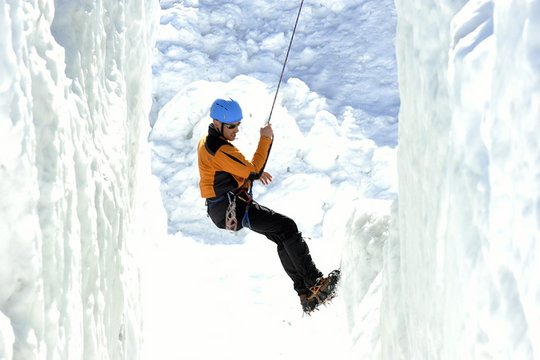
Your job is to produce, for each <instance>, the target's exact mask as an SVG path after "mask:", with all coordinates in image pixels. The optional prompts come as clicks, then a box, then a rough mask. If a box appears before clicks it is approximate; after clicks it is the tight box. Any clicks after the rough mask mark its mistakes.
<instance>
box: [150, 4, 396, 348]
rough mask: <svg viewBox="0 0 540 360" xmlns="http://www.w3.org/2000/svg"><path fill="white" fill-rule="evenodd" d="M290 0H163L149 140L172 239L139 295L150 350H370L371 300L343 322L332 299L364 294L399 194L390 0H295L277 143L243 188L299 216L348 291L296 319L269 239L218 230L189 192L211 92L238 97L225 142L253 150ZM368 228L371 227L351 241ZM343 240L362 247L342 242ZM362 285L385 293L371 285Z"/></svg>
mask: <svg viewBox="0 0 540 360" xmlns="http://www.w3.org/2000/svg"><path fill="white" fill-rule="evenodd" d="M298 5H299V3H298V4H292V3H290V4H287V6H283V4H270V3H268V2H263V1H234V2H228V3H227V4H226V5H225V4H206V3H196V2H193V3H189V2H180V1H162V2H161V7H162V13H161V26H160V28H159V32H158V43H157V49H158V50H159V52H158V53H157V56H156V61H155V63H154V99H155V102H154V113H153V117H154V120H153V121H155V125H154V127H153V129H152V132H151V134H150V137H149V139H150V140H151V141H152V150H153V171H154V173H155V174H156V175H157V176H158V177H159V178H160V180H161V193H162V197H163V201H164V205H165V208H166V210H167V215H168V229H169V233H170V234H171V235H170V237H169V238H168V239H167V240H166V241H164V242H159V246H158V250H157V252H156V253H154V256H155V261H152V262H151V263H159V264H160V265H159V269H157V268H155V267H154V266H153V265H152V271H153V272H155V273H156V277H159V278H161V277H163V274H166V276H167V279H165V281H164V285H159V284H158V283H156V282H155V281H154V282H153V286H158V287H159V286H161V288H160V289H156V290H155V291H146V292H145V293H147V294H150V295H149V298H148V299H147V301H148V302H149V303H148V304H150V306H147V307H146V308H147V310H146V311H147V315H149V316H148V317H147V319H148V318H149V319H152V320H151V322H150V323H147V324H146V326H147V330H149V331H147V338H146V340H147V341H148V343H147V345H148V346H149V348H151V349H152V350H151V351H150V353H152V354H154V352H155V351H158V350H159V351H160V353H161V354H162V355H161V358H170V359H181V358H190V359H208V358H215V357H219V358H222V359H252V358H254V357H256V358H263V359H295V358H298V357H306V358H315V359H316V358H323V357H326V356H325V355H328V356H329V357H331V358H337V359H346V358H347V357H348V356H352V354H353V353H354V350H353V349H352V347H353V345H351V344H353V343H361V342H362V341H364V344H363V345H366V344H368V346H369V350H368V348H365V347H364V348H363V349H361V350H358V349H357V350H356V352H357V353H360V352H361V351H366V352H367V353H370V352H372V350H373V347H374V346H376V344H377V341H378V330H377V329H378V320H377V319H378V306H379V305H378V302H377V301H374V303H375V304H374V305H373V306H374V308H373V307H372V308H371V309H372V310H373V311H372V312H371V313H370V314H363V316H365V317H367V319H366V321H363V322H362V323H363V325H362V326H361V327H360V326H359V324H358V323H357V321H355V320H351V321H349V320H347V319H352V318H354V316H355V314H356V312H357V309H356V307H352V308H347V307H346V306H345V303H344V302H343V301H344V300H348V301H353V302H359V300H358V299H357V297H360V298H361V297H363V295H364V294H365V293H366V292H367V291H368V289H369V287H370V285H371V283H372V281H373V280H375V277H376V276H377V274H379V272H380V270H381V266H382V265H381V257H382V246H383V241H382V240H381V239H384V237H385V236H386V235H385V234H387V231H388V224H389V213H390V205H389V204H390V202H391V201H392V199H394V198H395V196H396V182H395V181H396V173H395V146H396V142H397V134H396V129H397V119H396V117H397V111H398V106H399V98H398V95H397V83H396V81H397V79H396V66H395V57H394V52H393V39H394V33H393V32H394V26H395V15H394V10H393V4H392V2H391V1H385V2H381V3H375V2H366V3H363V4H358V3H357V2H355V1H333V2H325V3H317V4H313V3H309V2H306V4H305V5H304V8H303V10H302V14H301V18H300V23H299V25H298V30H297V33H296V37H295V41H294V44H293V49H292V52H291V55H290V58H289V64H288V67H287V69H286V74H285V77H284V83H283V84H282V88H281V90H280V94H279V98H278V103H277V106H276V109H275V110H274V114H273V119H272V123H273V127H274V133H275V135H276V140H275V143H274V146H273V148H272V153H271V156H270V160H269V163H268V165H267V167H266V170H267V171H269V172H270V173H272V175H273V176H274V182H273V183H272V184H271V185H270V186H268V187H266V188H265V187H264V186H262V185H260V184H259V185H256V186H255V189H254V193H255V198H256V199H257V200H258V201H259V202H260V203H262V204H264V205H267V206H269V207H271V208H273V209H274V210H276V211H279V212H282V213H284V214H287V215H289V216H290V217H292V218H293V219H295V221H296V222H297V223H298V225H299V228H300V229H301V231H303V233H304V235H305V236H308V237H310V238H311V240H309V242H308V244H309V246H310V248H311V250H312V254H313V257H314V259H315V262H316V263H317V265H318V266H319V267H320V268H321V270H323V271H324V272H326V273H327V272H329V271H331V270H333V269H334V268H336V267H338V266H340V265H341V266H342V267H343V270H344V278H343V282H344V284H347V283H350V284H351V286H350V287H349V288H350V289H351V291H350V293H348V292H347V291H345V290H342V294H341V296H340V297H339V298H338V299H336V300H335V301H334V303H333V304H332V306H331V307H329V308H326V309H324V310H323V311H320V312H319V313H317V314H315V315H314V316H312V317H309V318H308V317H303V316H302V312H301V309H300V306H299V300H298V297H297V296H296V294H295V292H294V291H293V290H292V284H291V283H290V280H289V279H288V278H287V276H286V274H285V273H284V271H283V270H282V268H281V265H280V264H279V259H278V257H277V254H276V251H275V246H274V245H273V244H272V243H271V242H269V241H268V240H266V239H265V238H263V237H261V236H260V235H257V234H254V233H251V232H249V231H247V230H243V231H241V232H240V233H238V234H230V233H227V232H224V231H222V230H219V229H216V228H214V227H213V224H212V223H211V221H210V220H209V219H208V218H207V217H206V214H205V211H206V209H205V207H204V201H203V200H201V199H200V195H199V189H198V170H197V166H196V151H195V149H196V144H197V142H198V140H199V138H200V137H201V136H202V135H203V134H205V133H206V131H207V126H208V124H209V122H210V119H209V117H208V111H209V105H210V104H211V103H212V101H213V100H214V99H215V98H217V97H232V98H234V99H236V100H237V101H239V102H240V104H241V106H242V108H243V112H244V114H245V117H244V121H243V123H242V129H241V132H240V136H239V138H238V139H237V140H236V145H237V146H238V147H239V148H241V149H242V150H243V151H244V152H245V153H246V154H247V155H248V156H250V155H251V154H252V153H253V151H254V149H255V146H256V144H257V141H258V130H259V128H260V127H261V126H262V125H263V123H264V121H265V120H266V118H267V117H268V114H269V111H270V106H271V102H272V99H273V96H274V91H275V88H276V86H277V80H278V79H279V72H280V71H281V66H282V65H281V62H282V61H283V60H284V57H285V52H286V47H287V45H288V43H289V38H290V35H291V30H292V27H293V25H294V20H295V17H296V14H297V11H298ZM359 20H361V21H359ZM374 29H377V31H376V32H375V31H374ZM368 34H370V35H368ZM158 109H160V112H159V116H158V115H157V110H158ZM364 198H372V199H378V200H373V201H372V202H371V203H369V202H367V201H364V200H362V199H364ZM370 226H372V228H371V229H370V230H369V231H371V233H370V234H364V236H363V237H362V236H355V235H358V234H359V233H362V232H366V231H367V230H366V229H367V228H369V227H370ZM351 233H352V234H355V235H350V234H351ZM353 238H355V239H356V240H359V244H355V245H352V246H348V247H347V248H346V249H344V250H342V249H343V248H344V247H345V246H346V245H347V244H350V241H352V239H353ZM362 239H363V240H365V242H362ZM366 249H367V250H366ZM364 250H366V252H367V253H368V254H367V255H366V252H364ZM344 254H345V255H344ZM359 259H365V260H366V261H365V262H363V263H362V264H361V265H359V264H360V263H359V261H358V260H359ZM358 266H361V268H360V269H359V268H358ZM160 274H161V275H160ZM364 275H365V276H364ZM358 277H361V278H360V279H359V278H358ZM186 289H189V290H188V291H189V294H186ZM372 291H374V292H375V293H376V294H380V278H379V280H378V281H375V288H374V289H373V290H372ZM152 295H154V296H159V299H156V298H153V297H152ZM164 296H165V297H167V300H166V301H167V305H165V304H161V302H162V301H163V300H162V299H163V297H164ZM376 298H377V295H374V296H372V297H371V299H376ZM148 304H147V305H148ZM156 304H158V305H156ZM169 304H170V306H169ZM154 312H155V313H154ZM350 333H353V336H352V337H353V338H354V339H352V341H351V336H350ZM163 334H166V336H163ZM178 334H185V335H182V336H181V337H180V338H178ZM175 339H176V341H175ZM208 343H211V346H209V345H208ZM323 343H324V344H326V345H325V346H324V348H323V350H321V347H320V346H319V344H323ZM178 344H181V345H180V347H179V346H178Z"/></svg>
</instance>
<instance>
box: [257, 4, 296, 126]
mask: <svg viewBox="0 0 540 360" xmlns="http://www.w3.org/2000/svg"><path fill="white" fill-rule="evenodd" d="M303 5H304V0H302V2H301V3H300V8H299V9H298V15H296V22H295V23H294V28H293V32H292V34H291V41H290V42H289V48H288V49H287V55H285V61H284V62H283V68H282V69H281V75H280V76H279V81H278V85H277V89H276V94H275V95H274V101H273V102H272V108H271V109H270V115H269V116H268V120H266V124H265V125H268V124H270V119H272V113H273V112H274V105H275V104H276V99H277V96H278V92H279V88H280V86H281V81H282V80H283V73H285V66H286V65H287V60H288V59H289V52H290V51H291V46H292V43H293V39H294V34H295V33H296V26H297V25H298V19H300V12H301V11H302V6H303Z"/></svg>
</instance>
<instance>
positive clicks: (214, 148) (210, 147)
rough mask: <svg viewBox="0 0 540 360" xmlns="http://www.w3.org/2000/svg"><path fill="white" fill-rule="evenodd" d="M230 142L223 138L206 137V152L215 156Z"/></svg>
mask: <svg viewBox="0 0 540 360" xmlns="http://www.w3.org/2000/svg"><path fill="white" fill-rule="evenodd" d="M227 144H228V142H227V141H226V140H223V139H222V138H219V137H216V136H207V137H206V142H205V146H206V151H208V153H210V155H212V156H215V155H216V153H217V152H218V150H219V148H220V147H222V146H223V145H227Z"/></svg>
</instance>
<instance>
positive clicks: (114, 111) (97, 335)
mask: <svg viewBox="0 0 540 360" xmlns="http://www.w3.org/2000/svg"><path fill="white" fill-rule="evenodd" d="M157 7H158V3H157V2H156V1H150V0H134V1H128V2H127V1H117V0H110V1H107V0H98V1H91V2H89V1H83V0H80V1H79V0H57V1H46V0H45V1H37V0H35V1H34V0H28V1H24V2H21V1H19V0H0V69H1V71H0V199H1V200H0V358H11V357H13V358H16V359H37V358H49V359H82V358H88V359H121V358H129V359H134V358H137V354H138V352H139V348H140V340H141V339H140V337H141V324H140V316H141V314H140V311H141V310H140V305H139V292H138V286H139V285H138V275H137V268H136V266H135V264H134V260H133V252H132V248H133V242H134V241H135V240H136V235H135V234H134V233H133V231H132V226H131V225H132V223H133V221H134V217H135V216H137V214H139V213H140V212H141V211H140V210H139V209H138V206H140V203H141V201H142V200H141V199H142V198H141V197H140V195H139V192H140V186H141V184H142V183H146V179H145V178H144V175H141V174H143V173H144V171H142V170H141V169H143V168H146V169H147V170H146V173H147V174H148V168H149V163H148V161H149V160H148V158H147V156H145V155H144V154H145V152H146V150H145V147H146V145H145V144H144V137H145V133H147V131H146V129H144V126H145V125H146V124H147V120H146V119H147V114H148V112H149V108H150V77H151V73H150V62H151V59H150V57H151V51H152V47H153V44H152V31H153V24H155V23H157V18H156V16H157V12H158V9H157ZM141 129H143V130H144V131H141ZM141 159H142V160H141ZM146 176H148V175H146ZM156 196H159V195H157V194H156ZM139 228H140V227H139Z"/></svg>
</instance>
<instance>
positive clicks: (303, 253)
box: [208, 197, 323, 295]
mask: <svg viewBox="0 0 540 360" xmlns="http://www.w3.org/2000/svg"><path fill="white" fill-rule="evenodd" d="M228 205H229V202H228V200H227V198H226V197H225V198H224V199H223V200H222V201H218V202H215V203H209V204H208V215H209V216H210V218H211V219H212V221H213V222H214V224H216V226H217V227H219V228H221V229H225V212H226V211H227V207H228ZM247 209H248V219H249V225H248V227H249V228H250V229H251V230H253V231H255V232H257V233H259V234H262V235H264V236H266V237H267V238H268V239H270V240H272V241H273V242H274V243H276V245H277V252H278V256H279V259H280V260H281V264H282V265H283V268H284V269H285V272H286V273H287V275H289V277H290V278H291V279H292V281H293V283H294V289H295V290H296V292H297V293H298V295H301V294H309V290H308V289H309V287H311V286H313V285H314V284H315V282H316V281H317V279H318V278H319V277H321V276H322V275H323V274H322V273H321V272H320V271H319V270H318V269H317V267H316V266H315V264H314V263H313V260H312V259H311V255H310V254H309V248H308V246H307V244H306V242H305V241H304V239H303V238H302V234H301V233H300V232H299V231H298V227H297V226H296V223H295V222H294V220H292V219H291V218H289V217H287V216H285V215H281V214H279V213H277V212H275V211H273V210H271V209H269V208H267V207H264V206H261V205H259V204H258V203H256V202H255V201H253V202H252V203H251V204H250V205H249V206H248V207H247ZM245 211H246V203H245V202H243V201H237V205H236V218H237V219H238V230H240V229H241V228H242V225H241V223H242V219H243V218H244V214H245Z"/></svg>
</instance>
